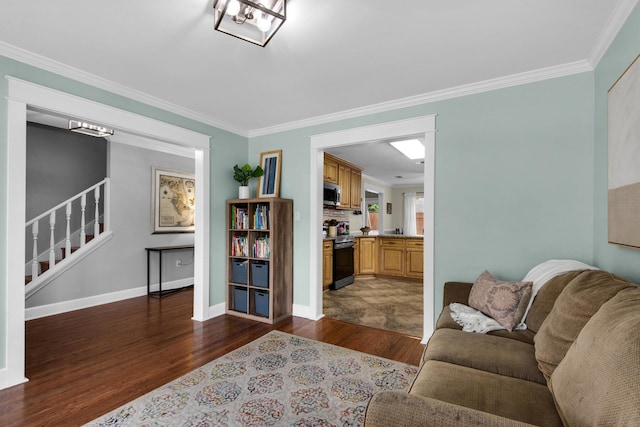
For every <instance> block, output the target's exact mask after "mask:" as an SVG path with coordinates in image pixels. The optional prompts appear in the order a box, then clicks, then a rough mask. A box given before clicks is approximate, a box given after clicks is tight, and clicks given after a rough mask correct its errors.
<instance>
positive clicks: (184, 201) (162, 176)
mask: <svg viewBox="0 0 640 427" xmlns="http://www.w3.org/2000/svg"><path fill="white" fill-rule="evenodd" d="M151 170H152V191H153V193H152V203H151V206H152V218H153V219H152V221H151V222H152V225H153V230H152V233H153V234H158V233H193V232H194V230H195V221H194V214H195V197H196V192H195V189H196V179H195V175H194V174H192V173H190V172H183V171H177V170H172V169H163V168H159V167H156V166H152V167H151Z"/></svg>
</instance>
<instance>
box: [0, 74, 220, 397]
mask: <svg viewBox="0 0 640 427" xmlns="http://www.w3.org/2000/svg"><path fill="white" fill-rule="evenodd" d="M5 78H6V80H7V81H8V96H7V101H8V102H7V105H8V115H7V117H8V123H7V138H8V156H7V164H8V171H7V172H8V178H7V183H8V194H7V197H8V199H7V203H6V204H7V223H6V224H5V227H6V230H7V241H6V246H7V247H6V248H5V253H6V265H7V272H6V276H5V278H4V279H5V283H6V285H7V288H8V289H7V290H6V294H7V299H6V302H7V307H8V310H7V332H6V335H5V337H6V340H5V343H4V345H5V348H6V352H7V354H6V360H7V366H6V369H3V370H0V388H5V387H10V386H13V385H16V384H19V383H20V382H23V381H25V378H24V375H25V372H24V367H25V365H24V358H25V339H24V319H25V310H24V306H25V304H24V286H18V285H19V284H20V283H24V234H23V233H24V231H23V230H24V223H25V211H24V209H25V199H26V195H25V191H26V190H25V189H26V184H25V171H26V110H27V106H29V107H32V108H37V109H41V110H45V111H48V112H51V113H54V114H55V113H58V114H63V115H66V116H73V117H77V118H80V119H84V120H88V121H94V122H98V123H101V124H104V125H106V126H108V127H112V128H115V129H120V130H122V131H124V132H127V133H129V134H133V135H138V136H140V137H142V138H140V139H143V138H148V139H157V140H159V141H161V142H162V144H159V145H161V146H162V149H163V150H167V149H170V148H171V147H172V146H173V147H175V154H178V155H185V150H187V149H188V150H191V151H195V154H194V157H195V163H196V167H195V168H196V177H197V178H198V179H201V181H199V182H200V183H201V184H200V185H199V186H197V187H196V188H197V189H198V188H199V189H200V192H199V193H197V194H198V197H200V198H199V199H198V200H199V201H198V204H197V205H196V206H197V207H196V215H197V216H196V218H200V221H201V223H202V224H201V225H196V230H195V236H194V239H195V242H196V244H197V245H200V246H201V247H200V249H199V250H198V249H196V251H195V254H194V256H195V257H196V261H195V266H194V268H195V271H194V279H195V286H194V288H195V289H196V290H195V292H194V319H196V320H206V318H208V316H209V281H208V279H209V231H208V230H209V203H210V201H209V198H210V197H209V192H208V191H207V190H208V189H209V188H210V182H209V179H208V178H209V168H210V160H209V146H210V137H209V136H208V135H204V134H201V133H198V132H194V131H191V130H189V129H184V128H181V127H178V126H174V125H171V124H169V123H165V122H161V121H158V120H154V119H151V118H148V117H144V116H140V115H138V114H135V113H131V112H128V111H125V110H120V109H118V108H114V107H111V106H108V105H105V104H100V103H98V102H95V101H91V100H87V99H84V98H80V97H77V96H75V95H70V94H67V93H64V92H60V91H57V90H54V89H50V88H47V87H45V86H41V85H37V84H34V83H30V82H27V81H24V80H20V79H16V78H14V77H11V76H5ZM126 139H127V138H124V140H126ZM121 142H123V143H126V142H125V141H121ZM165 152H166V151H165ZM196 191H198V190H196ZM196 221H198V220H197V219H196ZM9 247H10V248H9ZM197 257H201V259H200V260H197Z"/></svg>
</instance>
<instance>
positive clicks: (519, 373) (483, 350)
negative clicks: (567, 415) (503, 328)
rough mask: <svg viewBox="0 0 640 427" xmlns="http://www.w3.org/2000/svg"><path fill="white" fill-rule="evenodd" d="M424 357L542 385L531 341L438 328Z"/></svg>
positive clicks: (544, 382)
mask: <svg viewBox="0 0 640 427" xmlns="http://www.w3.org/2000/svg"><path fill="white" fill-rule="evenodd" d="M423 360H424V361H426V360H439V361H441V362H448V363H453V364H456V365H461V366H467V367H469V368H474V369H479V370H481V371H486V372H492V373H494V374H500V375H506V376H508V377H513V378H519V379H522V380H527V381H534V382H537V383H540V384H543V385H546V384H547V382H546V381H545V379H544V376H542V373H541V372H540V370H539V369H538V363H537V362H536V358H535V354H534V348H533V345H532V344H527V343H525V342H522V341H518V340H513V339H508V338H503V337H498V336H495V335H482V334H473V333H468V332H463V331H458V330H455V329H439V330H437V331H435V332H434V333H433V335H431V338H429V343H428V344H427V348H426V349H425V351H424V354H423Z"/></svg>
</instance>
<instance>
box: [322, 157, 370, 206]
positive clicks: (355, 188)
mask: <svg viewBox="0 0 640 427" xmlns="http://www.w3.org/2000/svg"><path fill="white" fill-rule="evenodd" d="M323 179H324V180H325V181H327V182H332V183H334V184H338V185H339V186H340V189H341V194H340V206H339V207H338V209H360V207H361V205H362V200H361V199H362V168H361V167H360V166H358V165H355V164H353V163H350V162H347V161H346V160H343V159H341V158H339V157H336V156H334V155H332V154H329V153H324V171H323Z"/></svg>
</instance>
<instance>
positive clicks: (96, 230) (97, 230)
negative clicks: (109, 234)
mask: <svg viewBox="0 0 640 427" xmlns="http://www.w3.org/2000/svg"><path fill="white" fill-rule="evenodd" d="M93 197H94V198H95V200H96V215H95V219H94V222H93V237H98V234H100V222H99V221H100V186H97V187H96V189H95V191H94V192H93Z"/></svg>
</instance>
